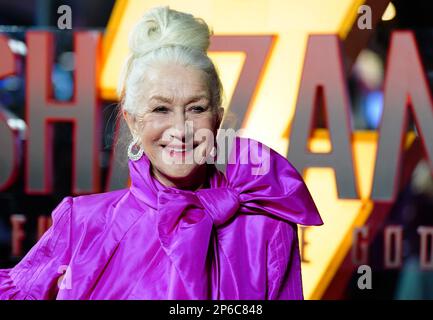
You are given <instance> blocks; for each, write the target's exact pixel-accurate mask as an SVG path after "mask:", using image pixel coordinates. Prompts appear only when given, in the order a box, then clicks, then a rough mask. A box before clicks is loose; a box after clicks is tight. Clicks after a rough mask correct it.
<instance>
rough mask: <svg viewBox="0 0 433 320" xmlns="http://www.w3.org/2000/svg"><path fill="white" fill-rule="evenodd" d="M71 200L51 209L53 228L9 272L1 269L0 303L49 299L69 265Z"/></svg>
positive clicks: (56, 290) (51, 297)
mask: <svg viewBox="0 0 433 320" xmlns="http://www.w3.org/2000/svg"><path fill="white" fill-rule="evenodd" d="M71 207H72V198H71V197H66V198H64V199H63V200H62V201H61V202H60V203H59V205H58V206H57V207H56V208H55V209H54V210H53V212H52V214H51V217H52V221H53V223H52V226H51V227H50V228H49V229H48V230H47V231H46V232H45V234H44V235H43V236H42V237H41V239H40V240H39V241H38V242H37V243H36V244H35V245H34V246H33V247H32V248H31V250H30V251H29V252H28V253H27V255H26V256H25V257H24V258H23V259H22V260H21V261H20V262H19V263H18V264H17V265H16V266H15V267H14V268H11V269H2V270H0V300H50V299H55V298H56V295H57V293H58V280H59V277H60V276H62V274H63V273H64V272H65V271H66V269H67V264H68V262H69V254H68V252H69V251H70V250H69V243H70V223H71V211H72V210H71Z"/></svg>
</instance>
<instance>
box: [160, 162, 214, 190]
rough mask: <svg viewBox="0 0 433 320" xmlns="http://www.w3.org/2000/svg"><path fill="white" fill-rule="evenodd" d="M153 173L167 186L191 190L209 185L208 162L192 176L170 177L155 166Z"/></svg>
mask: <svg viewBox="0 0 433 320" xmlns="http://www.w3.org/2000/svg"><path fill="white" fill-rule="evenodd" d="M152 175H153V176H154V177H155V178H156V179H157V180H158V181H159V182H160V183H161V184H163V185H164V186H166V187H171V188H176V189H182V190H191V191H194V190H198V189H201V188H206V187H208V185H207V183H208V181H207V180H208V179H207V166H206V164H205V165H202V166H200V167H199V168H197V170H196V171H195V172H194V173H193V174H192V175H191V176H189V177H185V178H173V177H168V176H167V175H165V174H163V173H162V172H160V171H159V170H157V169H154V168H153V167H152Z"/></svg>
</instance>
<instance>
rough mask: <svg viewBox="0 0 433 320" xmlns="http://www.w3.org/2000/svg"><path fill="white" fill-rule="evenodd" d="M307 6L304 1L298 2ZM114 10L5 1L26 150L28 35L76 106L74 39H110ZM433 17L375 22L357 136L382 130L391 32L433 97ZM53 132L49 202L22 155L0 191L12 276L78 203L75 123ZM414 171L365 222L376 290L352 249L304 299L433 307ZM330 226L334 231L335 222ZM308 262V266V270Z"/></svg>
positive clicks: (6, 95)
mask: <svg viewBox="0 0 433 320" xmlns="http://www.w3.org/2000/svg"><path fill="white" fill-rule="evenodd" d="M204 1H205V0H204ZM234 2H236V0H235V1H233V3H234ZM253 2H254V1H253ZM300 2H302V1H299V2H298V3H300ZM306 2H308V1H306ZM326 2H327V1H323V3H326ZM361 2H362V1H361ZM371 2H374V1H371ZM161 3H163V2H161ZM358 3H359V1H358ZM115 4H116V1H115V0H92V1H86V0H75V1H73V0H70V1H59V0H23V1H7V0H0V34H3V35H5V36H7V38H8V39H9V40H8V45H9V47H10V49H11V51H12V52H13V53H14V54H15V57H16V66H17V67H16V73H15V74H14V75H11V76H7V77H4V78H2V79H0V113H1V114H2V116H3V118H4V119H5V120H6V122H7V125H8V126H9V127H10V128H11V129H12V130H14V132H17V133H18V137H19V144H20V147H19V149H20V150H25V149H24V146H25V143H26V139H27V137H26V134H25V132H26V129H27V124H26V123H25V121H24V119H25V112H26V110H25V104H26V73H25V70H26V55H27V47H26V39H25V35H26V32H28V31H29V30H44V31H49V32H50V33H52V34H53V35H54V39H55V46H54V61H53V66H52V74H51V85H52V88H53V99H55V100H57V101H71V100H72V99H73V95H74V79H73V74H74V68H75V59H74V48H73V34H74V32H76V31H86V30H93V31H100V32H101V33H102V35H104V34H105V33H106V30H107V26H108V23H109V21H110V17H112V14H113V10H114V8H115ZM61 5H68V6H70V7H71V9H72V22H73V29H72V30H59V29H58V27H57V22H58V17H59V14H58V13H57V8H58V7H59V6H61ZM337 8H338V7H337ZM227 10H230V8H227ZM432 12H433V1H421V0H410V1H409V0H393V1H392V2H389V3H388V4H387V5H386V11H385V12H384V13H383V14H381V18H380V19H379V20H378V21H377V23H375V25H374V28H373V30H372V31H371V34H370V35H369V37H368V41H367V42H366V46H364V47H363V48H362V50H360V52H359V53H358V54H357V55H356V59H355V61H354V64H353V66H352V67H351V68H350V69H349V71H348V72H347V74H345V77H346V79H347V86H348V89H349V96H350V102H351V103H350V105H351V108H352V109H351V114H352V122H351V124H352V130H353V131H359V132H361V131H362V132H364V131H368V132H369V131H375V130H377V129H378V128H379V126H380V120H381V115H382V108H383V82H384V74H385V68H386V58H387V52H388V50H389V41H390V36H391V33H392V32H393V31H395V30H402V29H403V30H412V31H413V32H414V35H415V37H416V41H417V46H418V50H419V53H420V57H421V60H422V63H423V67H424V72H425V75H426V77H427V81H428V85H429V88H430V90H432V89H433V88H432V85H433V17H432ZM355 23H356V22H355ZM215 29H217V28H215ZM216 31H217V30H216ZM216 34H217V32H216ZM265 76H266V75H265ZM100 106H101V122H102V126H101V128H102V130H101V133H102V136H101V150H99V159H100V161H99V167H100V170H101V174H100V180H101V190H99V191H100V192H102V191H104V190H105V189H106V179H107V174H108V170H109V166H110V155H111V152H112V146H113V141H114V139H113V137H114V133H115V132H114V129H115V113H116V100H115V99H107V98H106V97H102V96H101V97H100ZM274 117H276V118H277V117H279V115H278V114H275V115H274ZM325 117H326V114H325V113H324V112H319V119H317V127H318V128H321V127H323V128H325V124H326V119H325ZM54 128H55V134H54V140H53V148H54V149H53V150H54V152H53V154H54V158H55V161H53V170H54V175H53V176H54V181H53V186H54V192H53V193H51V194H49V195H29V194H27V192H26V191H25V190H26V189H25V186H24V184H25V183H24V166H23V163H24V162H23V159H24V157H25V154H24V152H21V153H20V159H19V161H18V163H19V168H18V170H17V172H18V174H17V175H16V176H15V177H14V179H13V182H12V183H10V184H9V185H8V186H7V187H6V188H3V189H2V190H1V192H0V268H7V267H12V266H14V265H15V264H16V263H17V262H19V261H20V259H21V258H22V257H23V255H25V253H26V252H27V251H28V250H29V249H30V248H31V247H32V246H33V244H34V243H35V242H36V241H37V239H38V237H39V236H40V234H41V232H43V231H44V230H46V228H47V227H48V225H49V219H48V220H44V219H43V217H46V218H49V216H50V214H51V211H52V210H53V209H54V208H55V206H56V205H57V204H58V203H59V202H60V200H61V199H62V198H63V197H65V196H68V195H71V194H72V188H71V184H72V182H71V181H72V180H71V179H72V178H71V177H72V175H71V166H72V160H71V159H72V149H73V143H74V141H73V132H72V124H71V123H56V124H55V125H54ZM409 128H410V129H412V131H413V132H414V133H415V135H416V134H417V132H416V130H415V126H414V123H413V119H412V118H411V117H409ZM253 129H254V128H250V130H253ZM431 138H433V137H431ZM0 139H1V137H0ZM0 152H2V151H1V150H0ZM0 165H2V164H0ZM412 169H413V170H410V172H409V173H408V178H407V180H406V181H405V183H404V186H402V188H400V190H399V193H398V196H397V199H396V201H394V202H393V203H392V205H390V207H389V208H387V209H386V210H384V212H382V213H381V218H380V219H373V218H371V217H370V219H368V220H367V221H365V223H364V224H365V225H367V226H368V225H370V226H372V227H373V229H374V230H375V232H374V234H372V236H371V237H370V238H369V242H368V247H369V251H368V265H369V266H370V267H371V269H372V270H373V280H372V284H373V288H372V289H370V290H360V289H359V287H358V285H357V283H358V279H359V274H358V273H357V272H356V268H354V266H353V265H352V264H350V263H349V262H350V261H349V260H350V256H351V253H350V252H351V250H353V248H349V249H348V250H349V251H347V250H346V251H345V252H344V254H342V256H343V258H341V259H340V260H339V261H337V263H336V265H337V266H336V268H335V269H333V271H332V274H330V275H328V276H326V272H329V268H327V267H326V266H321V269H323V270H324V271H323V277H324V278H327V279H328V280H326V281H325V280H323V282H322V285H321V289H320V290H319V291H320V292H319V291H318V292H319V293H317V294H313V293H311V294H309V295H306V297H308V298H318V299H432V298H433V270H422V269H421V268H420V266H419V260H420V256H419V253H420V236H419V233H418V231H417V230H418V228H419V227H420V226H430V227H432V226H433V179H432V174H431V171H430V168H429V166H428V164H427V161H426V160H424V159H423V156H421V157H419V159H418V160H417V161H416V163H414V164H413V168H412ZM309 186H310V185H309ZM322 187H323V186H322ZM313 196H314V194H313ZM315 199H316V197H315ZM319 209H320V204H319ZM375 214H376V212H375ZM41 217H42V218H41ZM325 222H326V224H332V223H333V221H332V220H330V219H328V220H327V221H325ZM372 224H375V225H374V226H373V225H372ZM387 226H400V227H401V228H402V234H403V243H402V254H403V263H402V264H401V266H399V267H398V268H385V267H384V262H383V260H384V230H385V228H386V227H387ZM352 241H353V239H352ZM309 242H311V241H309ZM342 250H343V249H342ZM432 250H433V248H432V245H431V241H430V244H429V245H428V248H427V252H429V254H431V252H432ZM344 257H345V258H344ZM313 259H314V256H311V255H309V260H313ZM348 261H349V262H348ZM308 263H309V262H307V261H303V264H305V266H306V270H307V269H308V266H307V264H308ZM327 270H328V271H327ZM318 281H319V282H320V281H321V280H318ZM318 286H319V285H316V287H314V286H312V288H311V289H309V290H310V291H309V292H314V290H316V289H315V288H317V287H318ZM317 290H318V289H317Z"/></svg>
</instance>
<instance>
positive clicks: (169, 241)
mask: <svg viewBox="0 0 433 320" xmlns="http://www.w3.org/2000/svg"><path fill="white" fill-rule="evenodd" d="M210 34H211V33H210V31H209V28H208V26H207V25H206V23H204V21H202V20H200V19H198V18H195V17H193V16H192V15H190V14H187V13H183V12H178V11H175V10H171V9H169V8H168V7H158V8H154V9H151V10H149V11H148V12H147V13H146V14H145V15H144V16H143V18H142V19H141V20H140V22H139V23H138V24H137V26H136V28H135V29H134V30H133V31H132V33H131V38H130V48H131V52H132V54H131V55H130V57H129V58H128V60H127V63H126V65H125V72H124V74H123V77H122V79H121V81H120V85H119V94H120V97H121V101H120V117H121V119H122V120H125V123H126V124H127V128H128V130H129V132H127V133H128V134H126V135H124V137H123V139H128V142H129V148H128V157H129V170H130V179H131V185H130V187H129V188H126V189H122V190H117V191H112V192H107V193H102V194H93V195H85V196H79V197H66V198H65V199H64V200H63V201H62V202H61V203H60V204H59V205H58V207H57V208H56V209H55V210H54V211H53V213H52V218H53V225H52V227H51V228H50V229H49V230H48V231H47V232H46V233H45V234H44V236H43V237H42V238H41V240H40V241H39V242H38V243H37V244H36V245H35V246H34V247H33V248H32V249H31V251H30V252H29V253H28V254H27V255H26V256H25V257H24V259H23V260H22V261H21V262H20V263H19V264H18V265H17V266H15V267H14V268H12V269H8V270H0V299H242V300H244V299H302V298H303V292H302V278H301V263H300V256H299V247H298V236H297V224H303V225H320V224H322V220H321V218H320V215H319V213H318V211H317V208H316V206H315V204H314V202H313V200H312V198H311V196H310V193H309V192H308V189H307V187H306V186H305V184H304V182H303V180H302V178H301V176H300V175H299V174H298V172H296V170H295V169H294V167H293V166H292V165H291V164H290V163H289V162H288V161H287V159H285V158H284V157H282V156H281V155H279V154H278V153H277V152H275V151H274V150H272V149H269V148H268V147H266V145H264V144H261V143H259V142H258V141H254V140H252V139H247V138H239V137H237V138H236V139H235V143H234V144H233V149H232V152H231V154H230V157H229V159H228V164H227V167H226V172H225V174H224V173H222V172H220V171H219V170H217V168H216V167H215V165H214V164H213V162H212V161H209V160H213V159H214V157H215V156H216V152H215V151H216V150H218V148H217V145H216V143H215V137H216V133H217V130H218V127H219V126H220V123H221V119H222V116H223V108H222V107H221V96H222V87H221V83H220V80H219V77H218V74H217V72H216V69H215V66H214V65H213V63H212V61H211V60H210V59H209V57H208V56H207V48H208V46H209V39H210ZM129 139H130V141H129ZM125 157H126V155H125Z"/></svg>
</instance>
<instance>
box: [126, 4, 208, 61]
mask: <svg viewBox="0 0 433 320" xmlns="http://www.w3.org/2000/svg"><path fill="white" fill-rule="evenodd" d="M211 34H212V33H211V31H210V30H209V27H208V25H207V24H206V23H205V22H204V21H203V20H202V19H200V18H195V17H194V16H193V15H191V14H188V13H184V12H179V11H176V10H172V9H170V8H169V7H168V6H164V7H155V8H152V9H150V10H149V11H147V12H146V13H145V14H144V15H143V17H142V18H141V20H140V21H139V22H138V23H137V24H136V26H135V27H134V29H133V30H132V32H131V35H130V38H129V48H130V50H131V53H132V54H133V55H144V54H146V53H148V52H150V51H152V50H155V49H158V48H160V47H165V46H177V45H179V46H184V47H187V48H192V49H196V50H200V51H203V52H206V51H207V49H208V47H209V43H210V36H211Z"/></svg>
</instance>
